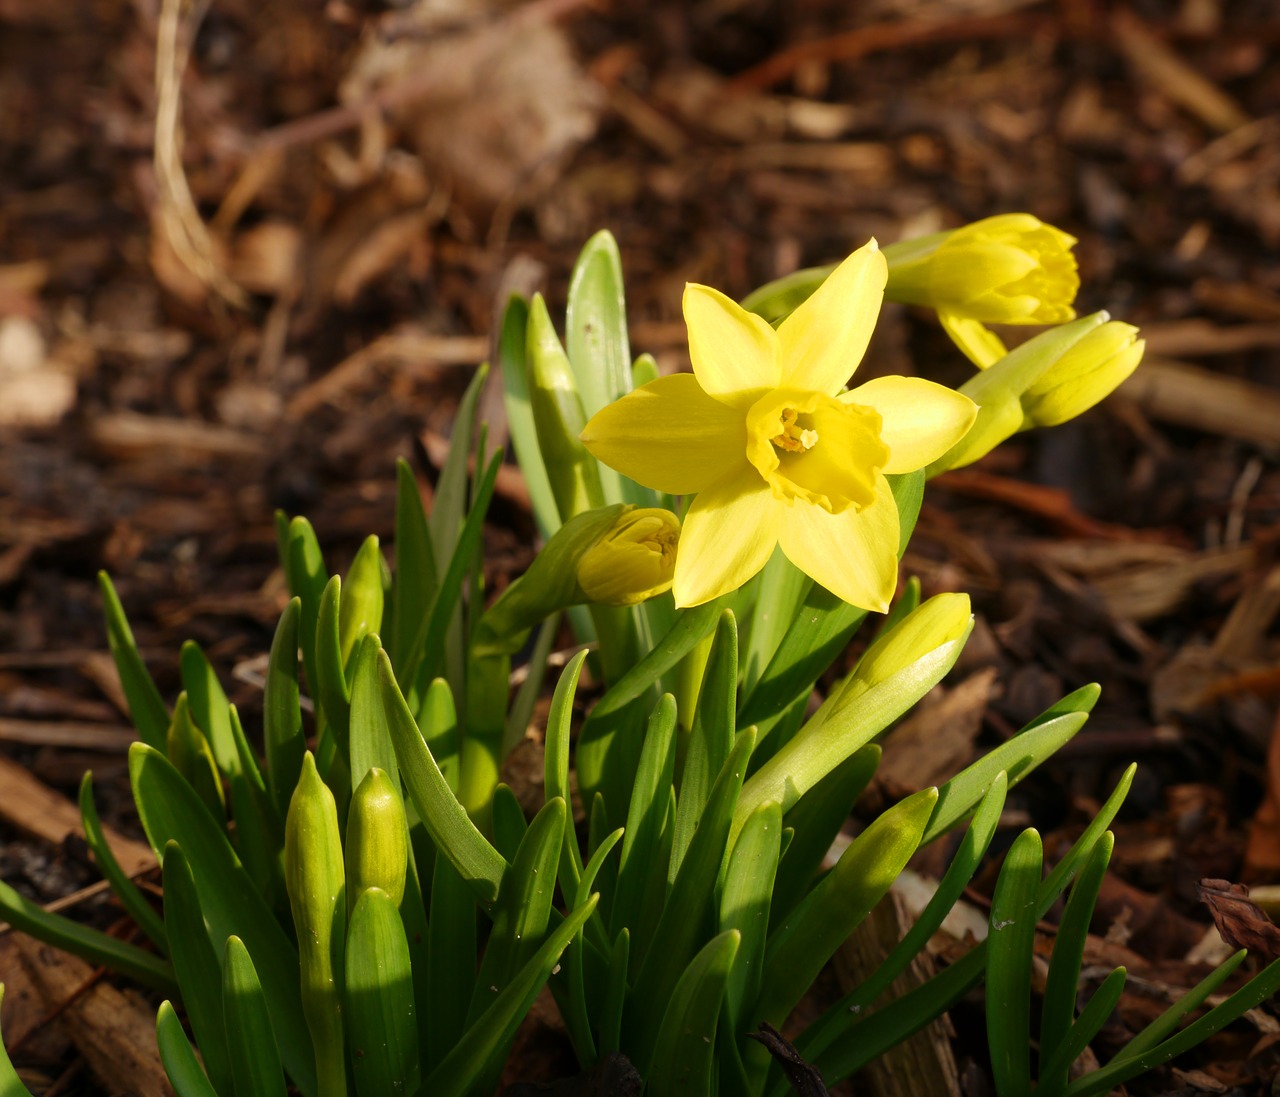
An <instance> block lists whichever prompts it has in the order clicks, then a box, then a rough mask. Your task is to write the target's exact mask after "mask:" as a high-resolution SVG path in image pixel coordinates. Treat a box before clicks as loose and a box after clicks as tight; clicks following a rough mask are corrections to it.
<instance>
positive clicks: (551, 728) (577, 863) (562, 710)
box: [543, 651, 587, 895]
mask: <svg viewBox="0 0 1280 1097" xmlns="http://www.w3.org/2000/svg"><path fill="white" fill-rule="evenodd" d="M586 658H587V653H586V652H585V651H580V652H578V654H577V655H575V656H574V657H573V658H572V659H570V660H569V663H568V665H567V666H566V667H565V668H564V670H562V671H561V672H560V679H559V681H557V682H556V688H555V691H554V692H553V693H552V695H551V709H550V711H549V712H548V713H547V730H546V735H545V738H544V747H543V770H544V772H545V780H544V783H545V786H546V797H547V799H548V800H551V799H554V798H555V797H557V796H559V797H560V798H561V799H562V800H564V802H565V803H566V804H567V803H569V802H570V792H569V729H570V722H571V720H572V717H573V699H574V695H575V693H576V691H577V688H578V679H579V677H580V676H581V674H582V664H583V663H584V662H585V661H586ZM581 876H582V855H581V853H579V851H578V841H577V838H576V837H575V836H574V833H573V828H572V827H570V828H568V829H567V830H566V832H565V841H564V849H563V850H562V851H561V854H560V870H559V877H560V890H561V891H562V892H564V894H566V895H569V894H571V893H572V892H573V891H574V889H576V888H577V886H578V880H579V879H580V878H581Z"/></svg>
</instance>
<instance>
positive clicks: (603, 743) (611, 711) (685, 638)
mask: <svg viewBox="0 0 1280 1097" xmlns="http://www.w3.org/2000/svg"><path fill="white" fill-rule="evenodd" d="M721 608H722V606H721V602H720V600H719V599H717V600H716V601H713V602H707V603H704V604H703V605H701V606H695V607H693V608H691V609H686V610H680V611H679V612H678V613H677V614H676V622H675V624H674V625H672V626H671V631H670V632H668V633H667V634H666V636H664V637H663V638H662V639H661V640H660V641H659V642H658V643H657V644H655V645H654V647H653V649H652V650H651V651H650V652H649V654H648V655H646V656H645V657H644V658H643V659H641V660H640V662H638V663H637V664H636V665H635V666H634V667H633V668H632V669H631V670H630V671H628V672H627V673H626V674H624V675H623V676H622V677H621V678H620V679H618V681H617V682H616V683H614V685H613V686H611V687H610V689H609V691H608V692H607V693H606V694H605V695H604V697H602V698H601V699H600V701H599V703H597V705H596V706H595V708H593V709H592V710H591V714H590V715H589V716H588V717H587V720H586V723H585V724H584V725H583V728H582V732H581V734H580V735H579V736H578V750H577V755H576V767H577V773H578V787H579V789H580V790H581V796H582V801H583V803H590V802H591V797H592V796H593V795H594V794H595V792H596V790H597V789H598V788H600V787H601V786H602V785H603V784H604V783H605V781H606V778H607V777H608V776H609V775H610V774H611V773H612V772H613V770H616V769H618V768H619V767H618V766H617V764H616V763H615V764H614V765H613V767H611V766H610V757H609V756H610V753H611V750H612V749H613V746H614V742H615V740H617V739H619V738H620V737H622V736H625V735H626V734H628V733H629V732H631V733H638V731H639V728H640V727H641V726H643V717H642V716H639V715H638V714H637V713H636V712H635V711H634V710H629V709H628V706H630V704H631V702H633V701H635V700H636V699H637V698H642V697H644V696H645V695H646V694H651V692H652V691H653V689H654V687H655V686H656V685H657V683H658V681H659V679H661V678H662V676H663V675H664V674H666V673H667V672H668V671H669V670H671V668H672V667H674V666H675V665H676V664H677V663H678V662H679V661H680V660H681V659H683V658H684V657H685V655H687V654H688V653H689V652H690V651H692V650H693V648H694V646H695V645H697V643H698V642H699V641H700V640H701V639H702V638H703V637H704V636H706V635H708V634H709V633H710V632H711V630H712V629H713V628H714V627H715V623H716V620H717V619H718V618H719V616H720V610H721ZM623 768H625V767H623ZM616 776H618V778H619V780H621V781H625V783H626V784H627V785H628V786H629V785H630V774H629V772H623V773H620V774H616ZM624 809H625V805H618V806H617V807H615V808H613V809H612V810H616V811H619V812H621V811H622V810H624Z"/></svg>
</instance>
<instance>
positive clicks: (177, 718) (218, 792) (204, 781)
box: [165, 693, 227, 823]
mask: <svg viewBox="0 0 1280 1097" xmlns="http://www.w3.org/2000/svg"><path fill="white" fill-rule="evenodd" d="M165 754H166V755H167V756H168V758H169V761H171V762H172V763H173V765H174V768H175V769H177V771H178V772H179V773H181V774H182V776H183V777H185V778H186V779H187V782H188V784H190V785H191V787H192V788H193V789H195V790H196V795H198V796H199V797H200V799H201V801H202V802H203V803H204V806H205V807H207V808H208V809H209V814H210V815H212V816H213V817H214V818H215V819H216V820H218V822H219V823H222V822H224V821H225V819H226V817H227V805H226V801H225V800H224V798H223V792H222V778H221V777H220V776H219V774H218V766H217V763H216V762H215V761H214V760H213V751H212V750H211V749H210V748H209V740H208V739H206V738H205V737H204V733H203V732H202V731H201V730H200V729H199V728H198V727H196V725H195V724H194V722H193V721H192V719H191V711H190V706H189V705H188V704H187V695H186V694H185V693H180V694H178V700H177V703H176V704H175V705H174V706H173V720H172V722H171V723H170V724H169V734H168V736H167V737H166V741H165Z"/></svg>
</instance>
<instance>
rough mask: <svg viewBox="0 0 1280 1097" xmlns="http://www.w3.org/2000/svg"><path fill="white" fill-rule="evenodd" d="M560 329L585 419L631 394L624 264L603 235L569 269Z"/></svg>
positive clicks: (615, 247)
mask: <svg viewBox="0 0 1280 1097" xmlns="http://www.w3.org/2000/svg"><path fill="white" fill-rule="evenodd" d="M564 326H565V342H566V344H567V345H568V348H567V349H568V354H569V363H570V365H571V366H572V367H573V373H574V377H575V378H576V380H577V382H578V391H579V392H580V393H581V394H582V405H583V409H584V410H585V411H586V413H587V415H589V416H590V415H594V414H595V413H596V412H597V411H599V410H600V409H601V408H602V407H604V406H605V405H606V404H612V403H613V402H614V401H615V400H616V399H618V397H619V396H622V395H623V394H624V393H627V392H630V391H631V346H630V343H629V341H628V339H627V308H626V303H625V301H624V299H623V288H622V258H621V256H620V255H619V254H618V243H617V241H616V240H614V238H613V235H612V234H611V233H610V232H609V231H608V230H607V229H601V230H600V231H599V232H597V233H596V234H595V235H594V236H593V237H591V239H590V240H588V241H587V243H586V246H585V247H584V248H583V249H582V253H581V254H580V255H579V256H578V261H577V262H576V263H575V264H574V266H573V275H572V277H571V278H570V280H569V300H568V305H567V307H566V309H565V324H564ZM611 501H612V500H611ZM616 501H617V502H622V500H620V499H619V500H616ZM648 505H649V506H653V504H652V503H650V504H648Z"/></svg>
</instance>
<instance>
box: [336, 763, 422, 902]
mask: <svg viewBox="0 0 1280 1097" xmlns="http://www.w3.org/2000/svg"><path fill="white" fill-rule="evenodd" d="M408 867H409V831H408V826H407V824H406V821H405V813H404V800H403V799H402V798H401V796H400V790H399V789H397V788H396V785H395V782H394V781H392V779H391V776H390V774H388V773H387V772H386V770H382V769H378V768H377V767H374V768H373V769H371V770H369V772H368V773H366V774H365V775H364V779H363V780H361V782H360V784H359V785H357V786H356V790H355V792H354V793H353V794H352V796H351V807H350V809H349V810H348V812H347V845H346V874H347V906H348V907H349V908H350V907H354V906H355V904H356V901H357V900H358V899H359V898H360V894H361V893H362V892H363V891H365V890H367V889H368V888H374V887H376V888H381V889H382V890H383V891H385V892H386V893H387V894H388V895H390V896H391V898H392V900H393V901H394V903H395V905H396V906H399V905H400V900H401V899H402V898H403V897H404V881H405V873H406V872H407V871H408Z"/></svg>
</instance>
